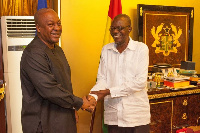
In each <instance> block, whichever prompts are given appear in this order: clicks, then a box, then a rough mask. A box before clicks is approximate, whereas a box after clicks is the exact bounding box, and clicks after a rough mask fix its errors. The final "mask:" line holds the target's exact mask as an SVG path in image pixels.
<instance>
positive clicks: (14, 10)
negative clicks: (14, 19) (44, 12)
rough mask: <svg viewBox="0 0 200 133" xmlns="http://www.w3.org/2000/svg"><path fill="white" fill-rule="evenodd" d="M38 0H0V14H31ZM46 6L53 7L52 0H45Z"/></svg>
mask: <svg viewBox="0 0 200 133" xmlns="http://www.w3.org/2000/svg"><path fill="white" fill-rule="evenodd" d="M37 4H38V0H0V16H33V15H34V14H35V12H36V11H37ZM47 7H48V8H53V0H47Z"/></svg>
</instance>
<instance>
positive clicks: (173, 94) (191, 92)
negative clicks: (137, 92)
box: [148, 89, 200, 100]
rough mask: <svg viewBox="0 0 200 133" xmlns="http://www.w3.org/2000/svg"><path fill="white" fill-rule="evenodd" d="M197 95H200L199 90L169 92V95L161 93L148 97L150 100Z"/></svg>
mask: <svg viewBox="0 0 200 133" xmlns="http://www.w3.org/2000/svg"><path fill="white" fill-rule="evenodd" d="M198 93H200V89H194V90H184V91H176V92H169V93H162V94H152V95H149V96H148V97H149V99H150V100H151V99H159V98H167V97H175V96H182V95H190V94H198Z"/></svg>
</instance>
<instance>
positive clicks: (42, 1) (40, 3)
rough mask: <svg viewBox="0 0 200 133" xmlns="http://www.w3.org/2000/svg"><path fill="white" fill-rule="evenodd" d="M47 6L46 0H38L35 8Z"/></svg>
mask: <svg viewBox="0 0 200 133" xmlns="http://www.w3.org/2000/svg"><path fill="white" fill-rule="evenodd" d="M42 8H47V0H38V7H37V10H39V9H42Z"/></svg>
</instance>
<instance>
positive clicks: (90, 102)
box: [81, 95, 97, 113]
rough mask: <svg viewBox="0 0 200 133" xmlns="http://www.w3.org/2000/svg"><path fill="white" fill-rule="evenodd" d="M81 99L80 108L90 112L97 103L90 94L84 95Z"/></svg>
mask: <svg viewBox="0 0 200 133" xmlns="http://www.w3.org/2000/svg"><path fill="white" fill-rule="evenodd" d="M82 99H83V105H82V107H81V109H82V110H86V111H88V112H90V113H92V112H93V111H94V109H95V107H96V105H97V101H96V99H95V98H94V97H93V96H91V95H87V96H84V97H83V98H82Z"/></svg>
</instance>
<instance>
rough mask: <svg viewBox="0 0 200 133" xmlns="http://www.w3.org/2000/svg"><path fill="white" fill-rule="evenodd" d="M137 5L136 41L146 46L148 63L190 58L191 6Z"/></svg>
mask: <svg viewBox="0 0 200 133" xmlns="http://www.w3.org/2000/svg"><path fill="white" fill-rule="evenodd" d="M138 8H139V10H138V12H139V13H138V15H139V17H138V25H139V27H138V30H139V41H143V42H144V43H145V44H146V45H147V46H148V48H149V60H150V61H149V65H150V66H152V65H154V64H156V63H168V64H171V65H174V64H180V63H181V61H187V60H191V59H192V57H191V56H192V50H191V49H192V46H191V45H192V43H193V42H192V39H193V38H192V37H193V34H192V33H191V32H193V29H192V28H193V21H192V22H191V19H192V20H193V16H194V15H193V10H192V9H193V8H187V7H186V9H185V8H184V7H169V6H155V5H138ZM162 9H163V10H162ZM183 9H184V10H183ZM182 10H183V11H182ZM191 29H192V30H191ZM141 38H142V40H141Z"/></svg>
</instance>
